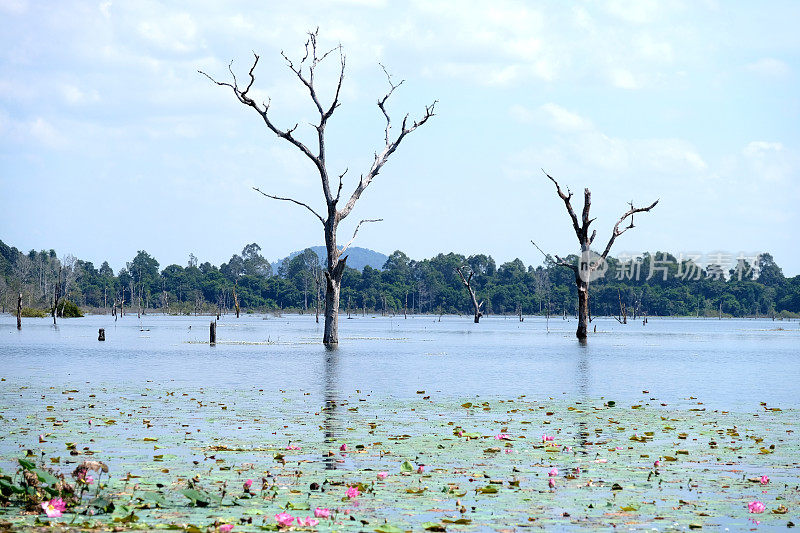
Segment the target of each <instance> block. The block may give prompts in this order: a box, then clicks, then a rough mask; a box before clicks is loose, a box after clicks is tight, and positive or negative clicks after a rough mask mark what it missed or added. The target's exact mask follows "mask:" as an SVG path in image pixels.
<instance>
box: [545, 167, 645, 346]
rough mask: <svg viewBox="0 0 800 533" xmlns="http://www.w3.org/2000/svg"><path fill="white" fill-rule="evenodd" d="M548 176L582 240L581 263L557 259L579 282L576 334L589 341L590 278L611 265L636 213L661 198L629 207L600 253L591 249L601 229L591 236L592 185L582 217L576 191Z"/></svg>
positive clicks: (584, 203) (584, 192)
mask: <svg viewBox="0 0 800 533" xmlns="http://www.w3.org/2000/svg"><path fill="white" fill-rule="evenodd" d="M542 172H544V170H542ZM544 175H545V176H547V177H548V178H549V179H550V181H552V182H553V183H554V184H555V186H556V192H557V193H558V196H559V198H561V199H562V200H563V201H564V206H565V207H566V208H567V213H568V214H569V217H570V219H572V228H573V229H574V230H575V235H576V236H577V237H578V243H579V244H580V246H581V256H580V260H579V264H577V265H575V264H572V263H569V262H567V261H564V260H563V259H561V258H560V257H559V256H557V255H556V256H555V258H556V263H557V264H558V265H560V266H565V267H568V268H571V269H572V271H573V272H574V273H575V285H577V287H578V330H577V331H576V332H575V335H576V336H577V337H578V339H580V340H586V337H587V330H588V326H589V281H591V280H592V279H594V277H595V276H597V275H598V273H599V272H601V271H602V272H605V269H606V268H607V265H606V262H605V261H606V258H607V257H608V252H609V251H611V246H612V245H613V244H614V241H615V240H616V239H617V237H619V236H620V235H622V234H623V233H625V232H626V231H628V230H629V229H631V228H633V227H634V225H633V215H634V214H635V213H643V212H647V211H650V210H651V209H653V208H654V207H655V206H656V204H658V200H656V201H655V202H653V203H652V204H650V205H649V206H647V207H634V205H633V202H630V204H629V205H630V209H628V210H627V211H626V212H625V213H624V214H623V215H622V216H621V217H620V219H619V220H618V221H617V223H616V224H614V230H613V231H612V232H611V237H610V238H609V239H608V244H606V247H605V249H604V250H603V253H601V254H599V255H597V254H594V253H593V252H592V251H591V246H592V243H593V242H594V238H595V236H596V235H597V230H593V231H592V233H591V235H589V226H590V225H591V223H592V222H594V220H595V219H593V218H589V210H590V208H591V206H592V193H591V192H590V191H589V189H588V188H586V189H584V190H583V212H582V213H581V218H580V219H578V215H576V214H575V210H574V209H573V208H572V192H570V190H569V189H567V192H566V193H564V191H563V190H561V186H560V185H559V184H558V182H557V181H556V180H555V178H553V177H552V176H551V175H549V174H548V173H547V172H544ZM628 218H630V223H629V224H628V225H627V226H625V227H623V228H620V224H622V223H623V222H625V221H626V220H627V219H628ZM534 245H535V243H534ZM537 248H538V246H537Z"/></svg>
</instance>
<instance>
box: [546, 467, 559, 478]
mask: <svg viewBox="0 0 800 533" xmlns="http://www.w3.org/2000/svg"><path fill="white" fill-rule="evenodd" d="M547 475H548V476H550V477H556V476H557V475H558V468H556V467H553V469H552V470H550V472H548V473H547Z"/></svg>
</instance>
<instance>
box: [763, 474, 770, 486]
mask: <svg viewBox="0 0 800 533" xmlns="http://www.w3.org/2000/svg"><path fill="white" fill-rule="evenodd" d="M767 483H769V476H761V484H762V485H766V484H767Z"/></svg>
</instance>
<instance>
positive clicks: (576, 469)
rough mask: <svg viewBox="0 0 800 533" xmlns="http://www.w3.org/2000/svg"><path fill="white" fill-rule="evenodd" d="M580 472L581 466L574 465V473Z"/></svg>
mask: <svg viewBox="0 0 800 533" xmlns="http://www.w3.org/2000/svg"><path fill="white" fill-rule="evenodd" d="M580 473H581V467H579V466H576V467H575V474H580Z"/></svg>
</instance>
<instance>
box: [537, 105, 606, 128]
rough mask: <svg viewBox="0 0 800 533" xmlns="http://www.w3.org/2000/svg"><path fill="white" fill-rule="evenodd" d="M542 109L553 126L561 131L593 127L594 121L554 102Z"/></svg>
mask: <svg viewBox="0 0 800 533" xmlns="http://www.w3.org/2000/svg"><path fill="white" fill-rule="evenodd" d="M540 109H541V111H542V112H544V113H545V115H546V116H547V119H548V121H549V122H550V124H551V126H553V127H554V128H555V129H557V130H559V131H581V130H588V129H591V128H592V127H593V126H592V122H591V121H590V120H588V119H585V118H583V117H582V116H580V115H578V114H577V113H573V112H571V111H568V110H566V109H564V108H563V107H561V106H560V105H558V104H554V103H552V102H550V103H547V104H544V105H543V106H542V107H541V108H540Z"/></svg>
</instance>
